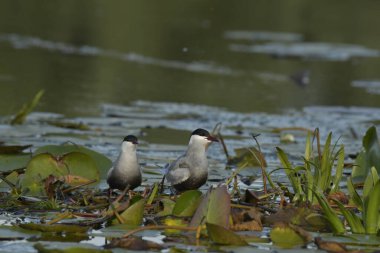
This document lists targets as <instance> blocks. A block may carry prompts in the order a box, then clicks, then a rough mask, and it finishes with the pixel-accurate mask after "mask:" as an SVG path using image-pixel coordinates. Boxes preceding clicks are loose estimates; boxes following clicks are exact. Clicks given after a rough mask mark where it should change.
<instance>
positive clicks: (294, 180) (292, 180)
mask: <svg viewBox="0 0 380 253" xmlns="http://www.w3.org/2000/svg"><path fill="white" fill-rule="evenodd" d="M276 149H277V155H278V158H279V159H280V162H281V164H282V166H284V167H285V173H286V175H287V176H288V178H289V181H290V184H291V185H292V187H293V191H294V193H297V192H298V189H299V188H298V186H297V177H296V175H295V173H294V168H293V166H292V164H291V163H290V162H289V159H288V156H287V155H286V154H285V152H284V151H283V150H282V149H281V148H279V147H276Z"/></svg>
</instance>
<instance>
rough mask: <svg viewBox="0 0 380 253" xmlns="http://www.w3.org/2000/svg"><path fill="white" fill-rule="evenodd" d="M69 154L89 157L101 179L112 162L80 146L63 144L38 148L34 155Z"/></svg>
mask: <svg viewBox="0 0 380 253" xmlns="http://www.w3.org/2000/svg"><path fill="white" fill-rule="evenodd" d="M70 152H80V153H84V154H86V155H89V156H90V157H91V158H92V159H93V160H94V162H95V164H96V166H97V167H98V169H99V172H100V175H101V177H102V178H103V177H105V175H106V174H107V171H108V169H109V168H111V167H112V161H111V160H110V159H109V158H107V157H106V156H105V155H103V154H100V153H98V152H96V151H94V150H91V149H89V148H86V147H84V146H81V145H74V144H71V143H65V144H62V145H47V146H42V147H40V148H38V149H37V150H36V151H35V152H34V154H42V153H50V154H52V155H54V156H63V155H65V154H67V153H70Z"/></svg>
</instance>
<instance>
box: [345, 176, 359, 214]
mask: <svg viewBox="0 0 380 253" xmlns="http://www.w3.org/2000/svg"><path fill="white" fill-rule="evenodd" d="M347 189H348V192H349V194H350V197H351V200H352V202H353V203H354V204H355V205H356V207H357V208H358V209H359V211H361V210H363V200H362V198H361V197H360V196H359V194H358V192H357V191H356V190H355V187H354V184H353V183H352V179H351V177H349V178H347Z"/></svg>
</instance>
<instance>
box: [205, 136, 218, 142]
mask: <svg viewBox="0 0 380 253" xmlns="http://www.w3.org/2000/svg"><path fill="white" fill-rule="evenodd" d="M207 140H209V141H216V142H219V140H218V139H217V138H216V137H214V136H211V135H209V136H207Z"/></svg>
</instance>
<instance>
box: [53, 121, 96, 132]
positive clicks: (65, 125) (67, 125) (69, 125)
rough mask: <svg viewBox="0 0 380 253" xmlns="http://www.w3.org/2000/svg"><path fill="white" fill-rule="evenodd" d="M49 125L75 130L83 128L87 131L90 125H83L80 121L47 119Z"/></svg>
mask: <svg viewBox="0 0 380 253" xmlns="http://www.w3.org/2000/svg"><path fill="white" fill-rule="evenodd" d="M47 123H49V124H50V125H53V126H57V127H62V128H68V129H76V130H83V131H87V130H90V127H89V126H87V125H85V124H84V123H82V122H79V123H77V122H65V121H48V122H47Z"/></svg>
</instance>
